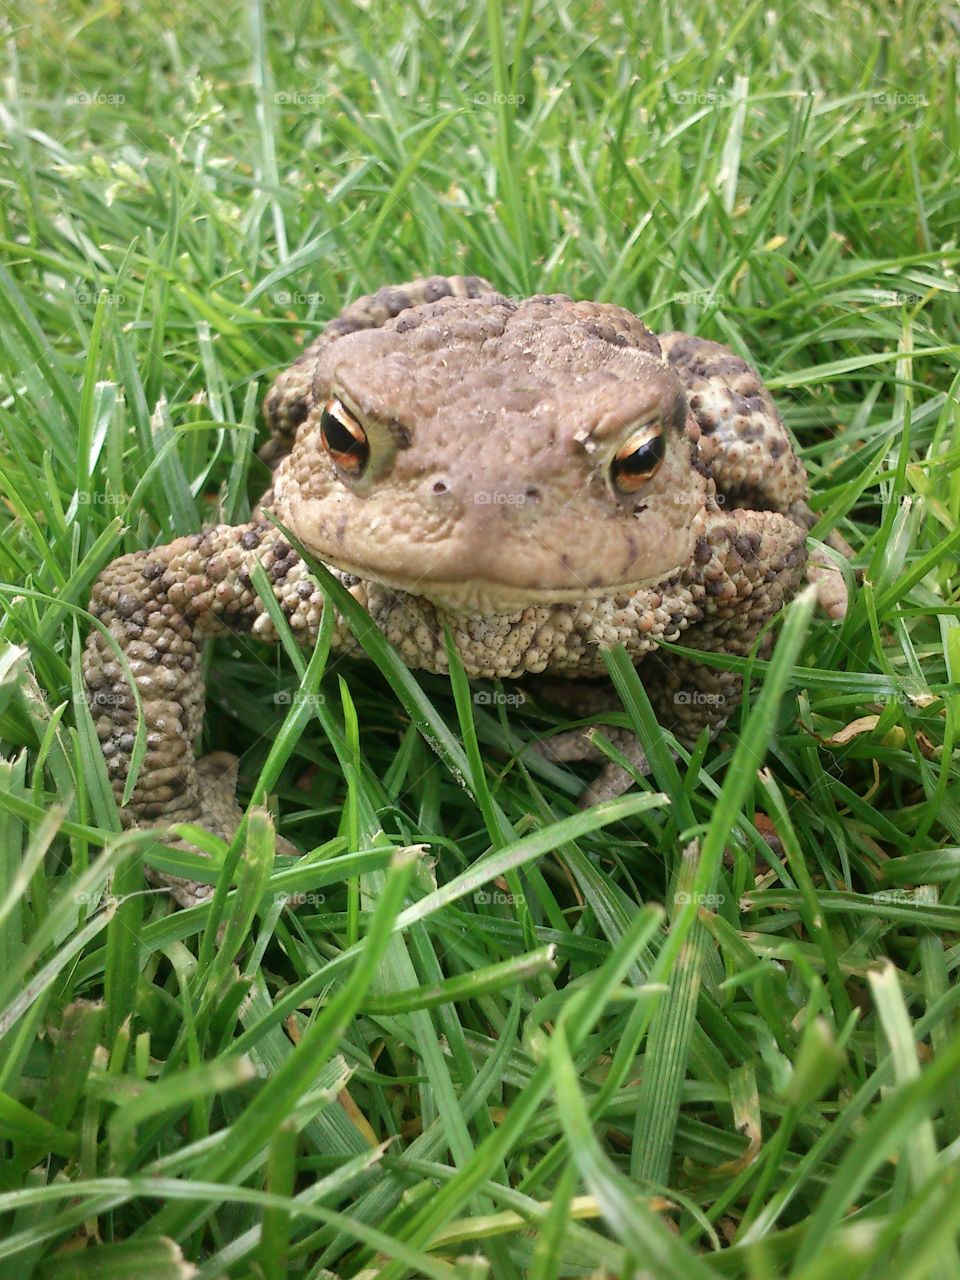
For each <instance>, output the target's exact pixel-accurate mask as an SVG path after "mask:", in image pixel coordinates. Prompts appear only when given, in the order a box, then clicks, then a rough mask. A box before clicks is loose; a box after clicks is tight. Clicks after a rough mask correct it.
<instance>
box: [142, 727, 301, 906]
mask: <svg viewBox="0 0 960 1280" xmlns="http://www.w3.org/2000/svg"><path fill="white" fill-rule="evenodd" d="M239 765H240V761H239V760H238V759H237V757H236V756H235V755H231V754H230V752H229V751H211V753H210V754H209V755H207V756H202V757H201V758H200V759H199V760H198V761H197V766H196V768H197V778H198V780H199V783H200V796H199V801H198V804H197V812H196V815H195V816H194V817H192V818H190V822H191V823H192V824H193V825H195V826H199V827H203V828H204V830H206V831H209V832H211V833H212V834H213V835H216V836H219V837H220V838H221V839H222V840H225V841H226V842H227V843H228V844H229V843H230V841H231V840H232V839H233V836H234V833H235V832H236V830H237V828H238V827H239V825H240V822H241V820H242V819H243V808H242V807H241V805H240V804H239V803H238V802H237V796H236V788H237V771H238V768H239ZM164 843H165V844H168V845H169V846H170V848H171V849H184V850H186V851H188V852H190V853H198V854H200V855H201V856H206V855H205V854H204V851H203V850H202V849H199V848H198V847H197V846H196V845H195V844H191V843H190V841H189V840H187V839H185V838H183V837H180V838H178V839H175V840H165V841H164ZM276 847H277V852H278V853H288V854H292V855H299V853H300V850H299V849H297V848H296V846H295V845H292V844H291V843H290V841H289V840H287V839H285V838H284V837H283V836H277V845H276ZM145 875H146V878H147V880H149V881H150V883H151V884H152V885H155V886H156V887H157V888H158V889H165V890H167V891H168V892H169V894H170V896H171V897H172V898H173V900H174V902H176V903H177V904H178V905H179V906H181V907H196V906H200V905H201V904H202V903H204V902H206V901H207V900H208V899H209V898H211V897H212V896H213V892H214V888H215V886H214V885H212V884H204V883H203V882H202V881H199V880H185V879H183V878H182V877H180V876H175V875H173V874H171V873H170V872H168V871H163V872H161V871H154V870H152V868H150V867H147V868H146V870H145Z"/></svg>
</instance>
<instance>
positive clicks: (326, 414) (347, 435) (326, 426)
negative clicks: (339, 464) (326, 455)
mask: <svg viewBox="0 0 960 1280" xmlns="http://www.w3.org/2000/svg"><path fill="white" fill-rule="evenodd" d="M320 430H321V431H322V432H323V438H324V440H325V441H326V444H327V448H328V449H329V450H330V452H331V453H345V454H347V455H349V456H350V457H351V458H356V459H357V461H358V462H363V461H364V460H365V459H366V456H367V445H366V442H365V441H363V440H358V439H357V438H356V436H355V435H354V434H353V432H352V431H349V430H348V429H347V427H345V426H344V424H343V423H342V422H341V421H340V419H339V418H338V417H336V416H335V415H334V414H332V413H331V412H330V411H329V409H324V411H323V416H322V417H321V419H320Z"/></svg>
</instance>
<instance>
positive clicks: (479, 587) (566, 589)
mask: <svg viewBox="0 0 960 1280" xmlns="http://www.w3.org/2000/svg"><path fill="white" fill-rule="evenodd" d="M317 559H318V560H321V561H322V562H323V563H324V564H325V565H328V566H329V567H330V568H332V569H337V570H339V571H340V572H341V573H346V574H351V575H353V576H354V577H357V578H360V579H361V580H362V581H364V582H369V583H375V584H377V585H378V586H381V587H387V588H389V589H390V590H392V591H398V592H403V593H404V594H405V595H410V596H417V597H419V598H421V599H425V600H429V601H430V602H431V603H432V604H435V605H440V606H442V607H444V608H448V609H454V610H457V611H460V612H465V613H477V614H493V613H504V612H510V611H516V610H520V609H527V608H535V607H537V606H539V605H543V606H546V605H553V604H577V603H579V602H583V601H591V600H600V599H603V598H605V597H608V596H622V595H633V594H635V593H636V592H639V591H649V590H650V589H651V588H652V587H655V586H661V585H665V583H666V582H667V581H669V579H671V578H673V577H675V576H677V575H679V574H680V572H681V569H682V566H680V565H677V566H676V567H674V568H672V569H667V570H666V571H658V572H657V573H655V574H652V575H650V576H649V577H644V578H634V579H632V580H631V581H629V582H596V581H594V582H590V583H579V582H578V583H575V584H573V585H571V586H563V587H544V586H542V585H539V584H536V583H530V584H529V585H528V584H524V583H517V582H498V581H496V580H495V579H488V578H482V577H469V578H464V579H462V580H460V581H456V580H449V581H447V580H442V579H439V578H434V577H432V576H431V575H430V574H429V573H422V574H403V573H398V572H397V571H396V570H391V571H390V572H384V571H383V570H382V569H380V568H379V567H377V566H375V565H371V564H362V563H359V562H357V561H351V560H348V559H347V558H345V557H343V556H331V555H329V554H327V553H325V552H321V553H319V554H318V556H317Z"/></svg>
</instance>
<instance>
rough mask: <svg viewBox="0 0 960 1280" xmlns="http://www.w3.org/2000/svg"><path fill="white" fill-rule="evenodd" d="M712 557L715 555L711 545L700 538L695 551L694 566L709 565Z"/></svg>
mask: <svg viewBox="0 0 960 1280" xmlns="http://www.w3.org/2000/svg"><path fill="white" fill-rule="evenodd" d="M712 555H713V550H712V548H711V546H710V543H709V542H707V540H706V538H698V539H697V545H696V546H695V547H694V549H693V561H694V564H699V565H704V564H709V563H710V557H711V556H712Z"/></svg>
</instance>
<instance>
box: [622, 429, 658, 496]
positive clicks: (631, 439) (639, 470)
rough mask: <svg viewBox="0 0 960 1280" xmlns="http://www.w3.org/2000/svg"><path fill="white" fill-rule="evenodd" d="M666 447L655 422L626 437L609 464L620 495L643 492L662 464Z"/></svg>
mask: <svg viewBox="0 0 960 1280" xmlns="http://www.w3.org/2000/svg"><path fill="white" fill-rule="evenodd" d="M665 453H666V443H665V441H664V437H663V429H662V428H661V427H660V426H659V424H658V423H656V422H650V423H648V424H647V425H646V426H644V427H638V428H637V429H636V431H634V432H633V433H632V434H631V435H629V436H628V437H627V439H626V440H625V441H624V443H623V444H622V445H621V446H620V448H619V449H618V450H617V453H616V454H615V455H614V459H613V461H612V462H611V463H610V479H611V480H612V481H613V487H614V488H615V489H617V490H618V491H619V492H620V493H636V492H637V490H638V489H642V488H643V486H644V485H645V484H646V483H647V481H648V480H649V479H650V477H651V476H652V475H653V473H654V472H655V471H656V469H657V467H659V465H660V463H661V462H662V461H663V457H664V454H665Z"/></svg>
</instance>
